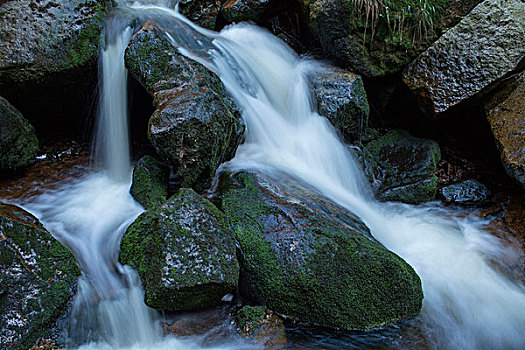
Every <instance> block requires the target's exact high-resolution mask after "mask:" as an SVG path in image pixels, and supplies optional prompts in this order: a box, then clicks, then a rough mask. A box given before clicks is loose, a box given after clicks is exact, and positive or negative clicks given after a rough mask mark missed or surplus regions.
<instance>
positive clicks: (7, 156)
mask: <svg viewBox="0 0 525 350" xmlns="http://www.w3.org/2000/svg"><path fill="white" fill-rule="evenodd" d="M37 152H38V139H37V138H36V133H35V129H34V128H33V126H32V125H31V124H29V122H28V121H27V120H26V119H25V118H24V117H23V116H22V114H21V113H20V112H19V111H18V110H17V109H16V108H15V107H13V106H12V105H11V104H10V103H9V102H7V101H6V100H5V99H3V98H2V97H0V169H4V170H6V169H9V170H13V169H16V168H19V167H24V166H27V165H29V164H32V163H33V162H34V161H35V157H36V155H37Z"/></svg>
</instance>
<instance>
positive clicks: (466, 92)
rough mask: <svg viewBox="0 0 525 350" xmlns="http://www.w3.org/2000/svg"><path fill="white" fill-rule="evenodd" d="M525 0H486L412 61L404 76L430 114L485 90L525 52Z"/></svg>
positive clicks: (511, 69)
mask: <svg viewBox="0 0 525 350" xmlns="http://www.w3.org/2000/svg"><path fill="white" fill-rule="evenodd" d="M524 38H525V2H523V1H501V0H485V1H483V2H482V3H481V4H479V5H478V6H476V7H475V8H474V9H473V10H472V11H471V13H470V14H468V15H467V16H466V17H465V18H464V19H463V20H462V21H461V22H459V23H458V24H457V25H456V26H455V27H453V28H452V29H450V30H449V31H448V32H446V33H445V34H443V36H441V38H440V39H439V40H438V41H436V42H435V43H434V44H433V45H432V46H431V47H430V48H429V49H428V50H427V51H425V52H424V53H422V54H421V55H420V56H419V57H418V58H417V59H416V60H415V61H414V62H412V63H411V64H410V65H409V66H408V67H407V69H406V70H405V72H404V74H403V80H404V81H405V83H406V84H407V85H408V86H409V87H410V89H411V90H412V91H413V92H414V93H416V94H417V95H418V102H419V103H420V105H421V106H422V107H423V108H424V109H425V110H426V112H427V114H429V115H436V114H439V113H442V112H444V111H446V110H448V109H449V108H450V107H452V106H455V105H457V104H458V103H460V102H462V101H464V100H467V99H469V98H471V97H473V96H476V95H478V94H480V93H483V92H484V90H485V89H487V88H489V87H490V85H492V84H494V83H497V82H498V80H500V79H501V78H503V77H505V76H506V75H507V74H509V73H512V72H513V71H514V70H516V69H517V68H518V67H519V66H520V64H521V63H522V62H523V57H524V55H525V40H524Z"/></svg>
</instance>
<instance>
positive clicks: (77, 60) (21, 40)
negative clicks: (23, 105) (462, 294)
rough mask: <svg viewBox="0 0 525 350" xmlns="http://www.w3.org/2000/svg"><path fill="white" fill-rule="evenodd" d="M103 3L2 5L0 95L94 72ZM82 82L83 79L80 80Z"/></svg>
mask: <svg viewBox="0 0 525 350" xmlns="http://www.w3.org/2000/svg"><path fill="white" fill-rule="evenodd" d="M105 6H106V1H102V0H69V1H64V0H38V1H35V0H17V1H7V2H6V1H3V2H2V3H0V39H2V40H0V57H2V60H1V61H0V91H3V90H6V89H12V88H13V86H16V85H20V84H34V83H36V82H42V81H45V80H46V79H48V78H50V76H52V75H53V74H57V73H66V72H67V73H68V74H69V73H70V72H71V71H72V70H77V76H76V77H75V78H76V79H77V80H75V81H74V82H71V80H74V79H73V77H69V78H68V79H70V83H73V84H74V83H79V84H82V79H81V78H83V77H82V70H83V69H85V68H86V67H87V66H94V67H95V69H96V64H97V58H98V48H99V41H100V32H101V28H102V27H103V23H104V10H105ZM84 78H85V77H84Z"/></svg>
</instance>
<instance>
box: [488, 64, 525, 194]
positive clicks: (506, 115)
mask: <svg viewBox="0 0 525 350" xmlns="http://www.w3.org/2000/svg"><path fill="white" fill-rule="evenodd" d="M487 119H488V121H489V123H490V127H491V128H492V133H493V134H494V138H495V139H496V144H497V146H498V149H499V151H500V156H501V161H502V162H503V165H504V166H505V170H506V171H507V173H508V174H509V175H510V176H512V177H513V178H514V179H516V180H517V181H518V182H519V183H520V185H521V187H523V188H525V74H523V75H522V76H521V79H520V82H519V85H518V86H517V87H516V88H515V89H514V91H512V93H511V94H510V95H509V96H508V98H507V99H506V100H505V101H503V102H501V103H500V104H499V105H497V106H496V107H494V108H493V109H492V110H490V111H489V112H488V115H487Z"/></svg>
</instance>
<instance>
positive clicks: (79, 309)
mask: <svg viewBox="0 0 525 350" xmlns="http://www.w3.org/2000/svg"><path fill="white" fill-rule="evenodd" d="M120 3H122V4H126V5H129V6H131V7H132V9H133V11H135V12H136V16H137V17H141V18H150V19H153V20H154V21H155V22H157V23H158V24H159V25H160V26H161V27H162V28H163V30H164V31H165V34H166V37H167V38H169V39H170V40H171V41H172V43H173V45H174V46H175V47H177V48H178V49H179V51H180V52H181V53H182V54H184V55H186V56H188V57H189V58H192V59H194V60H196V61H199V62H200V63H202V64H203V65H205V66H206V67H208V68H209V69H211V70H212V71H214V72H215V73H216V74H217V75H218V76H219V77H220V78H221V80H222V81H223V83H224V85H225V86H226V88H227V89H228V90H229V91H230V93H231V94H232V96H233V97H234V98H235V100H236V101H237V103H238V105H239V106H240V107H241V110H242V111H243V118H244V121H245V123H246V125H247V133H246V140H245V143H244V144H243V145H241V146H240V147H239V149H238V151H237V154H236V156H235V158H234V159H233V160H232V161H230V162H229V163H227V164H225V165H224V168H228V169H230V170H244V169H253V170H257V171H261V172H265V173H269V174H270V175H272V176H274V177H278V176H279V173H282V172H285V173H287V174H289V175H292V176H294V177H296V178H298V179H300V180H302V181H304V182H306V183H308V184H310V185H312V186H314V187H315V188H317V189H318V190H319V191H320V192H322V193H323V194H324V195H325V196H326V197H327V198H330V199H331V200H333V201H334V202H336V203H339V204H340V205H342V206H344V207H346V208H347V209H348V210H350V211H352V212H354V213H356V214H357V215H358V216H359V217H360V218H361V219H362V220H363V221H364V222H365V223H366V224H367V225H368V226H369V227H370V229H371V231H372V233H373V235H374V236H375V237H376V238H377V239H378V240H379V241H380V242H382V243H383V244H384V245H385V246H386V247H388V248H389V249H391V250H392V251H394V252H396V253H397V254H399V255H400V256H402V257H403V258H404V259H405V260H407V261H408V262H409V263H410V264H411V265H412V266H413V267H414V268H415V269H416V271H417V272H418V274H419V275H420V276H421V278H422V281H423V288H424V293H425V300H424V306H423V311H422V315H421V316H420V321H421V326H420V328H421V329H420V330H421V332H423V333H425V336H426V338H427V339H428V343H429V344H428V345H429V346H430V347H432V348H458V349H477V348H501V349H519V348H525V337H523V334H525V314H524V313H523V310H525V290H524V288H523V287H522V286H519V285H517V284H515V283H513V282H511V281H509V280H508V279H507V278H506V277H504V276H503V275H502V274H500V273H499V272H498V271H497V270H495V269H494V268H493V267H492V266H491V263H490V259H498V258H499V257H501V256H503V255H504V254H509V252H508V251H507V250H505V249H504V248H503V247H502V246H501V244H500V243H499V241H498V240H497V239H496V238H494V237H493V236H491V235H489V234H488V233H486V232H484V231H483V229H482V223H480V222H479V221H471V220H468V219H462V218H460V217H459V215H458V213H455V212H453V211H451V210H445V209H442V208H439V207H437V206H419V207H418V206H409V205H403V204H394V203H390V204H385V203H379V202H377V201H376V200H375V199H374V198H373V196H372V192H371V190H370V188H369V186H368V183H367V182H366V179H365V177H364V175H363V172H362V169H361V168H360V166H359V165H358V163H357V162H356V161H355V159H353V157H352V155H351V154H350V152H349V151H348V149H347V146H345V145H344V144H343V143H342V142H341V141H340V139H339V138H338V136H337V134H336V133H335V130H334V129H333V127H332V126H331V125H330V124H329V123H328V122H327V121H326V120H325V119H323V118H321V117H320V116H319V115H318V114H317V113H316V112H315V111H314V110H313V103H312V100H311V94H310V89H309V85H308V79H309V78H308V76H309V75H310V74H312V73H314V72H316V71H318V70H319V69H322V67H321V66H320V65H319V64H317V63H315V62H313V61H310V60H304V59H300V58H299V57H298V56H297V55H296V54H295V53H294V52H293V51H292V50H291V49H290V48H288V47H287V46H286V45H285V44H284V43H283V42H281V41H280V40H279V39H277V38H275V37H274V36H272V35H271V34H269V33H267V32H266V31H264V30H262V29H260V28H257V27H255V26H253V25H247V24H239V25H235V26H230V27H228V28H226V29H225V30H224V31H222V32H221V33H215V32H211V31H208V30H204V29H202V28H199V27H197V26H196V25H194V24H193V23H191V22H190V21H189V20H187V19H186V18H184V17H183V16H181V15H180V14H179V13H178V12H177V11H176V10H172V9H170V8H173V6H174V5H175V2H173V1H169V0H168V1H146V0H144V1H124V0H123V1H121V2H120ZM152 4H153V5H154V6H152ZM159 5H160V6H159ZM167 6H169V7H170V8H168V7H167ZM115 23H116V22H115ZM115 25H116V24H115ZM111 26H112V25H111V21H110V22H108V28H109V29H108V31H111ZM116 26H117V25H116ZM117 27H118V28H119V29H118V30H117V29H116V30H115V31H116V32H118V35H115V36H111V35H110V36H109V39H108V44H107V48H106V49H105V50H104V52H103V53H102V66H103V68H102V71H103V74H102V80H103V89H102V90H103V92H102V97H101V106H100V116H99V118H100V119H99V121H98V124H97V130H98V131H97V133H96V137H95V146H94V153H95V158H96V160H97V164H98V166H99V168H98V169H97V170H96V171H94V172H93V173H90V174H87V175H86V176H84V177H83V178H81V179H77V180H75V181H70V182H68V183H64V184H63V185H62V186H61V188H60V189H58V190H55V191H53V192H48V193H44V194H43V195H40V196H38V197H36V198H33V199H32V201H31V202H30V203H27V204H26V205H25V207H26V208H27V209H28V210H29V211H31V212H32V213H33V214H35V215H36V216H37V217H38V218H39V219H40V220H41V221H42V222H43V223H44V225H45V226H46V227H47V228H48V229H49V231H50V232H52V233H53V234H54V235H55V236H56V237H57V238H58V239H60V240H61V242H63V243H64V244H65V245H67V246H68V247H69V248H70V249H71V250H72V251H73V253H74V254H75V256H76V258H77V260H78V263H79V265H80V267H81V269H82V271H83V276H82V278H81V280H80V282H79V288H78V289H79V290H78V294H77V296H76V298H75V300H74V304H73V309H72V315H71V316H72V317H71V320H72V324H71V328H70V331H69V340H70V344H69V346H70V347H75V346H81V348H82V349H199V348H201V347H200V346H199V345H196V344H195V342H194V340H193V339H191V338H188V339H187V340H184V341H181V340H180V339H176V338H173V337H163V336H162V334H161V329H160V325H159V320H160V317H159V316H158V315H157V314H156V313H155V312H154V311H152V310H151V309H149V308H147V307H146V305H145V304H144V302H143V298H144V296H143V291H142V289H141V287H140V281H139V280H138V278H137V275H136V273H135V272H134V271H132V270H131V269H130V268H128V267H125V266H122V265H120V264H119V262H118V251H119V245H120V240H121V238H122V235H123V234H124V232H125V230H126V228H127V226H128V225H129V224H130V223H131V222H132V221H133V220H134V219H135V218H136V217H137V216H138V215H139V214H140V213H141V212H142V211H143V208H141V207H140V206H139V205H138V204H136V203H135V202H134V200H133V198H132V197H131V196H130V194H129V186H130V173H131V168H130V163H129V159H130V151H129V140H128V136H127V134H128V131H127V100H126V74H127V73H126V70H125V67H124V63H123V57H124V50H125V48H126V45H127V43H128V41H129V39H130V37H131V34H132V31H131V30H130V29H129V28H127V29H124V28H126V26H122V24H119V25H118V26H117ZM401 347H403V344H401ZM219 348H221V349H226V348H241V349H247V348H248V347H247V346H246V345H238V344H235V345H232V344H229V345H227V346H223V347H219Z"/></svg>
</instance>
